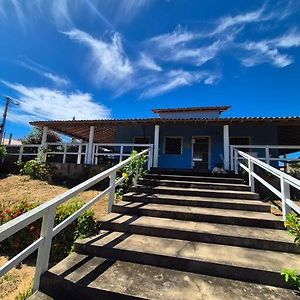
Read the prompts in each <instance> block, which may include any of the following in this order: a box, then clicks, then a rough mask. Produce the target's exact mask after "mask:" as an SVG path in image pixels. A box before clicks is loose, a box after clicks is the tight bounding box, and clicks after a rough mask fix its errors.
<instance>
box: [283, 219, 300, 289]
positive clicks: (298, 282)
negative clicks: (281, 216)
mask: <svg viewBox="0 0 300 300" xmlns="http://www.w3.org/2000/svg"><path fill="white" fill-rule="evenodd" d="M284 226H285V227H286V228H287V229H288V232H289V234H290V235H292V236H293V237H294V243H295V244H296V245H297V246H298V247H300V218H299V217H298V216H297V215H296V214H294V213H292V214H288V215H287V216H286V221H285V222H284ZM281 275H282V276H284V279H285V281H286V282H287V283H288V284H289V285H291V286H292V287H294V288H296V289H298V291H300V273H299V272H297V270H294V269H282V270H281Z"/></svg>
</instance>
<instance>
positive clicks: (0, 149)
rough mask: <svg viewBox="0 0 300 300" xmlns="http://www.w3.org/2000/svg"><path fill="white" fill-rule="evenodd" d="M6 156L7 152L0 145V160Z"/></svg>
mask: <svg viewBox="0 0 300 300" xmlns="http://www.w3.org/2000/svg"><path fill="white" fill-rule="evenodd" d="M6 155H7V151H6V149H5V147H4V146H1V145H0V159H1V158H3V157H5V156H6Z"/></svg>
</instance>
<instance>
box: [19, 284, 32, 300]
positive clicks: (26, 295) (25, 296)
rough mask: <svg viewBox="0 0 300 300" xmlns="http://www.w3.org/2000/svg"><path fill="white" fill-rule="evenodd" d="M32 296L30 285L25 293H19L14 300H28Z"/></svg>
mask: <svg viewBox="0 0 300 300" xmlns="http://www.w3.org/2000/svg"><path fill="white" fill-rule="evenodd" d="M32 294H33V289H32V284H31V286H30V287H29V288H28V289H27V290H26V291H25V292H20V293H19V294H18V295H17V296H16V300H26V299H28V298H29V297H30V296H31V295H32Z"/></svg>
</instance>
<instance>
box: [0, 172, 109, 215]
mask: <svg viewBox="0 0 300 300" xmlns="http://www.w3.org/2000/svg"><path fill="white" fill-rule="evenodd" d="M67 190H68V188H66V187H63V186H58V185H53V184H49V183H47V182H45V181H40V180H32V179H30V178H29V177H28V176H20V175H10V176H8V177H5V178H2V179H0V208H1V207H4V208H5V209H6V208H11V207H13V206H15V205H17V204H18V203H20V202H21V201H27V202H29V203H36V204H41V203H44V202H46V201H48V200H51V199H52V198H54V197H55V196H58V195H60V194H62V193H63V192H65V191H67ZM98 193H99V191H96V190H88V191H85V192H82V193H80V194H79V195H78V196H76V199H80V200H82V201H84V202H88V201H89V200H91V199H92V198H93V197H95V196H96V195H97V194H98ZM93 210H94V213H95V218H96V219H98V218H100V217H102V216H103V215H105V214H106V212H107V199H102V200H100V201H99V202H98V203H97V204H96V205H94V207H93Z"/></svg>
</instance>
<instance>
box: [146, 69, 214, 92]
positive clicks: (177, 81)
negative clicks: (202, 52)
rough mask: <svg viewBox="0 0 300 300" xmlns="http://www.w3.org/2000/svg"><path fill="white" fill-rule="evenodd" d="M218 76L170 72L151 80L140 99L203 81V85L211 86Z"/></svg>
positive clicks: (204, 73)
mask: <svg viewBox="0 0 300 300" xmlns="http://www.w3.org/2000/svg"><path fill="white" fill-rule="evenodd" d="M217 78H218V76H217V75H216V74H213V73H208V72H204V71H203V72H201V71H199V72H188V71H184V70H172V71H170V72H168V73H166V74H165V75H164V76H163V77H162V76H160V77H158V78H156V80H153V79H152V80H151V81H152V82H151V83H150V82H149V86H147V87H146V88H145V91H144V92H143V93H142V95H141V98H151V97H155V96H158V95H161V94H164V93H166V92H169V91H171V90H174V89H177V88H179V87H184V86H190V85H193V84H196V83H200V82H201V81H203V82H204V83H205V84H213V83H214V82H215V81H216V80H217Z"/></svg>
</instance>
